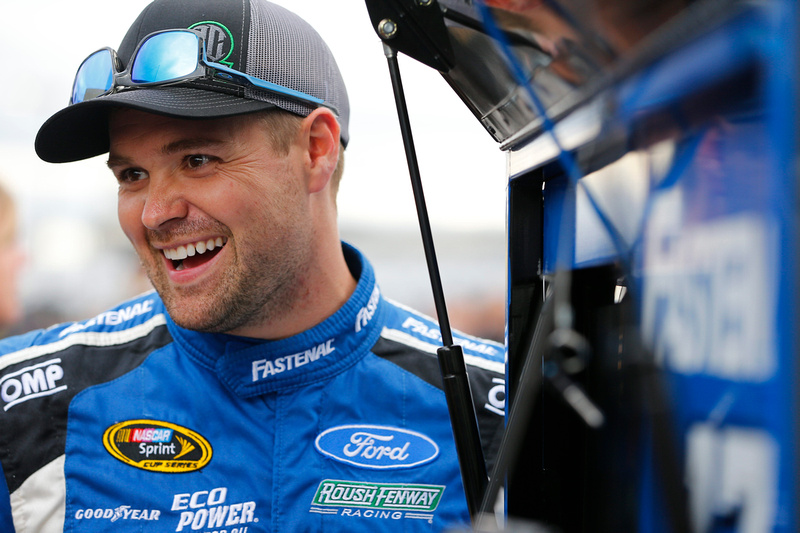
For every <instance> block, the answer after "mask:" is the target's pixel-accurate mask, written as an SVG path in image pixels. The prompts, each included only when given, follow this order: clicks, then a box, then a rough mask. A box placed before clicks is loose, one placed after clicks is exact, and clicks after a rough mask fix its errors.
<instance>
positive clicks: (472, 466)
mask: <svg viewBox="0 0 800 533" xmlns="http://www.w3.org/2000/svg"><path fill="white" fill-rule="evenodd" d="M383 47H384V53H385V54H386V59H387V61H388V63H389V74H390V75H391V79H392V89H393V90H394V99H395V103H396V105H397V116H398V119H399V121H400V132H401V134H402V136H403V145H404V146H405V151H406V159H407V161H408V170H409V174H410V176H411V187H412V189H413V191H414V200H415V202H416V207H417V216H418V218H419V226H420V231H421V233H422V244H423V248H424V250H425V258H426V260H427V263H428V274H429V276H430V279H431V288H432V289H433V300H434V304H435V306H436V313H437V316H438V319H439V327H440V329H441V332H442V344H443V346H442V347H441V348H439V350H438V351H437V355H438V358H439V368H440V370H441V372H442V382H443V385H444V393H445V398H446V399H447V408H448V411H449V413H450V424H451V426H452V428H453V438H454V440H455V445H456V453H457V454H458V463H459V467H460V469H461V479H462V481H463V483H464V492H465V493H466V497H467V507H468V509H469V513H470V517H471V518H472V520H473V522H474V521H475V520H476V519H477V516H478V511H479V509H480V503H481V499H482V497H483V494H484V492H485V490H486V485H487V484H488V478H487V474H486V461H485V459H484V457H483V450H482V449H481V441H480V433H479V432H478V420H477V417H476V415H475V408H474V404H473V402H472V393H471V392H470V388H469V378H468V376H467V367H466V365H465V364H464V354H463V352H462V351H461V347H460V346H454V345H453V333H452V330H451V329H450V320H449V318H448V316H447V306H446V305H445V300H444V290H443V289H442V280H441V277H440V275H439V266H438V263H437V260H436V251H435V248H434V244H433V234H432V231H431V226H430V221H429V219H428V209H427V206H426V204H425V196H424V194H423V191H422V180H421V178H420V173H419V165H418V163H417V155H416V149H415V148H414V140H413V137H412V135H411V121H410V120H409V118H408V109H407V107H406V100H405V95H404V93H403V83H402V81H401V79H400V67H399V65H398V63H397V55H396V53H395V51H394V50H393V49H392V48H391V47H390V46H388V45H386V44H384V45H383Z"/></svg>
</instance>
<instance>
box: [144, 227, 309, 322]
mask: <svg viewBox="0 0 800 533" xmlns="http://www.w3.org/2000/svg"><path fill="white" fill-rule="evenodd" d="M225 246H226V247H230V248H229V249H228V250H227V251H226V253H228V254H229V255H230V256H231V259H230V260H231V263H232V266H231V267H229V268H228V269H226V271H225V273H224V275H221V276H217V279H216V280H215V281H214V282H213V285H212V284H203V285H202V286H198V287H192V288H188V289H187V288H182V287H174V286H173V285H172V284H171V283H170V281H169V277H168V276H167V273H166V271H165V268H164V266H163V264H161V263H160V261H159V259H160V258H158V257H155V256H154V257H153V261H151V262H147V263H145V271H146V273H147V275H148V277H149V278H150V281H151V283H152V284H153V286H154V287H155V288H156V291H157V292H158V293H159V295H160V296H161V299H162V300H163V302H164V305H165V306H166V308H167V312H168V313H169V315H170V317H171V318H172V320H173V321H175V323H176V324H178V325H179V326H181V327H183V328H186V329H190V330H194V331H202V332H208V333H231V332H235V331H236V330H238V329H241V328H245V327H251V326H260V325H268V324H269V323H271V322H273V321H274V320H276V319H277V318H278V317H279V316H281V315H285V314H286V313H289V312H291V307H292V305H293V303H294V302H296V301H297V299H298V297H299V296H298V294H299V293H300V292H301V291H302V290H303V283H302V280H303V279H304V278H305V267H306V265H307V261H306V259H305V258H304V257H302V254H301V253H300V252H301V250H302V248H300V247H297V246H279V247H278V248H277V249H280V250H282V252H281V253H280V257H276V255H278V254H277V253H275V252H272V253H270V252H265V251H255V252H253V253H250V254H242V253H240V252H239V251H238V250H237V249H236V248H235V243H234V242H232V240H231V239H229V241H228V243H227V244H226V245H225Z"/></svg>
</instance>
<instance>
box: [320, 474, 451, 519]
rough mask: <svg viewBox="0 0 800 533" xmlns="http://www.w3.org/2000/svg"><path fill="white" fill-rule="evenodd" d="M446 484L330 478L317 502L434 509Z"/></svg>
mask: <svg viewBox="0 0 800 533" xmlns="http://www.w3.org/2000/svg"><path fill="white" fill-rule="evenodd" d="M444 489H445V487H443V486H441V485H413V484H405V483H361V482H357V481H337V480H332V479H326V480H324V481H323V482H322V483H320V484H319V487H318V488H317V493H316V494H315V495H314V501H313V502H312V503H313V504H314V505H327V506H335V507H370V508H373V509H386V510H392V511H422V512H432V511H434V510H435V509H436V507H437V506H438V505H439V501H440V500H441V498H442V493H443V492H444Z"/></svg>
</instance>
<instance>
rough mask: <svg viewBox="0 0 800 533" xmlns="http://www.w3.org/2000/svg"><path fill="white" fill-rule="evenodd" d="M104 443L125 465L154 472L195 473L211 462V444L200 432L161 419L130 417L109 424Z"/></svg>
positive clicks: (109, 451) (104, 435)
mask: <svg viewBox="0 0 800 533" xmlns="http://www.w3.org/2000/svg"><path fill="white" fill-rule="evenodd" d="M103 446H104V447H105V449H106V450H107V451H108V453H110V454H111V455H112V456H114V457H115V458H117V459H119V460H120V461H122V462H123V463H125V464H128V465H130V466H133V467H136V468H141V469H142V470H150V471H152V472H164V473H170V474H175V473H180V472H193V471H195V470H199V469H201V468H203V467H204V466H205V465H207V464H208V462H209V461H211V455H212V449H211V444H209V442H208V441H207V440H206V439H205V438H203V436H202V435H200V434H199V433H197V432H195V431H192V430H191V429H187V428H184V427H181V426H179V425H177V424H172V423H170V422H162V421H159V420H126V421H124V422H120V423H118V424H114V425H113V426H111V427H109V428H108V429H107V430H106V431H105V433H104V434H103Z"/></svg>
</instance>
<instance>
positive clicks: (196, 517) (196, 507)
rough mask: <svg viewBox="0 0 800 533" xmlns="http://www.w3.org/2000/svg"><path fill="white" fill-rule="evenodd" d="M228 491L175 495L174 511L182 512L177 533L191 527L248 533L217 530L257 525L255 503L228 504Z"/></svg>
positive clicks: (243, 531)
mask: <svg viewBox="0 0 800 533" xmlns="http://www.w3.org/2000/svg"><path fill="white" fill-rule="evenodd" d="M227 498H228V489H227V488H226V487H217V488H215V489H212V490H199V491H197V492H192V493H188V492H187V493H185V494H176V495H175V496H174V497H173V498H172V509H171V510H172V511H181V516H180V519H179V521H178V527H177V528H176V529H175V531H183V529H184V528H186V527H188V528H189V529H191V530H192V531H197V530H203V531H208V530H212V529H213V530H214V531H217V532H220V533H221V532H222V531H227V532H230V533H234V532H236V533H246V532H247V526H244V527H235V528H232V529H215V528H221V527H226V528H227V527H229V526H241V525H242V524H252V523H256V522H258V518H257V517H256V516H255V513H256V502H252V501H251V502H242V503H230V504H229V503H227Z"/></svg>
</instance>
